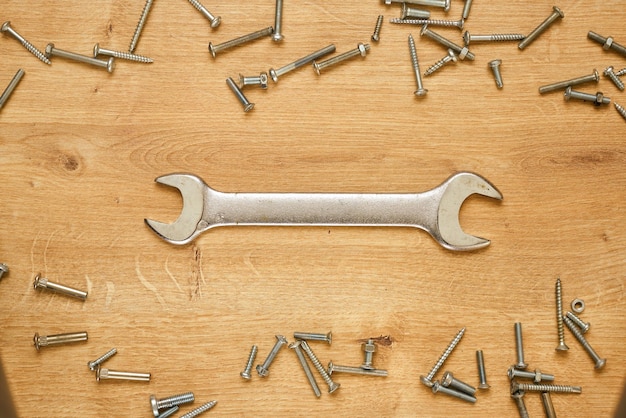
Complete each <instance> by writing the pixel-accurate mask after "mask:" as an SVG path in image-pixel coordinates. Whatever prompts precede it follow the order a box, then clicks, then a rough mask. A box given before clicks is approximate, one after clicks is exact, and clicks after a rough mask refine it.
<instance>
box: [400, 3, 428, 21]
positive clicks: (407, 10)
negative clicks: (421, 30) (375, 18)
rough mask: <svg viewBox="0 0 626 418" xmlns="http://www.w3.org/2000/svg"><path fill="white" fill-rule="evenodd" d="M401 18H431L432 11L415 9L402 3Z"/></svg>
mask: <svg viewBox="0 0 626 418" xmlns="http://www.w3.org/2000/svg"><path fill="white" fill-rule="evenodd" d="M400 19H430V12H429V11H428V10H422V9H415V8H413V7H409V6H408V5H407V4H406V3H402V12H401V14H400Z"/></svg>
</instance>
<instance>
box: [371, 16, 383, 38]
mask: <svg viewBox="0 0 626 418" xmlns="http://www.w3.org/2000/svg"><path fill="white" fill-rule="evenodd" d="M384 18H385V16H383V15H378V18H377V19H376V26H374V33H373V34H372V41H374V42H378V41H380V29H381V28H382V26H383V19H384Z"/></svg>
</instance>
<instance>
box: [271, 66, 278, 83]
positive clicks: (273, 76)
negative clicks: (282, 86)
mask: <svg viewBox="0 0 626 418" xmlns="http://www.w3.org/2000/svg"><path fill="white" fill-rule="evenodd" d="M269 74H270V77H272V80H273V81H274V83H278V74H276V70H275V69H273V68H270V70H269Z"/></svg>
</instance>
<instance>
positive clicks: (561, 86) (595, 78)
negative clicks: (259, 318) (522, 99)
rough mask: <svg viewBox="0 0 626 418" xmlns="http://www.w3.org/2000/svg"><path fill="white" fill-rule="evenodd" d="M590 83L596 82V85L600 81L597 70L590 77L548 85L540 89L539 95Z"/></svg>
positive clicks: (585, 76)
mask: <svg viewBox="0 0 626 418" xmlns="http://www.w3.org/2000/svg"><path fill="white" fill-rule="evenodd" d="M590 81H595V82H596V83H597V82H598V81H600V74H599V73H598V70H596V69H595V68H594V69H593V72H592V73H591V74H589V75H584V76H582V77H576V78H572V79H570V80H565V81H559V82H557V83H552V84H547V85H545V86H541V87H539V93H540V94H544V93H548V92H551V91H555V90H562V89H565V88H567V87H570V86H575V85H578V84H583V83H588V82H590Z"/></svg>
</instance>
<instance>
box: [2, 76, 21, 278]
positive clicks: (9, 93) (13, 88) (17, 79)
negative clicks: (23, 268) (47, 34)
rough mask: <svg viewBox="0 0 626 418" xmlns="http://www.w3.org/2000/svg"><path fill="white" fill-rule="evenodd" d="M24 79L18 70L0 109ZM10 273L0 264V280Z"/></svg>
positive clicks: (3, 95) (5, 93) (4, 93)
mask: <svg viewBox="0 0 626 418" xmlns="http://www.w3.org/2000/svg"><path fill="white" fill-rule="evenodd" d="M22 77H24V70H22V69H21V68H20V69H19V70H17V72H16V73H15V75H14V76H13V78H12V79H11V81H10V82H9V85H8V86H7V88H6V89H5V90H4V92H2V95H0V109H2V107H3V106H4V104H5V103H6V102H7V100H9V97H11V94H13V90H15V88H16V87H17V85H18V84H19V82H20V81H21V80H22ZM8 272H9V268H8V267H7V266H6V264H0V278H2V275H3V274H4V273H8Z"/></svg>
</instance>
